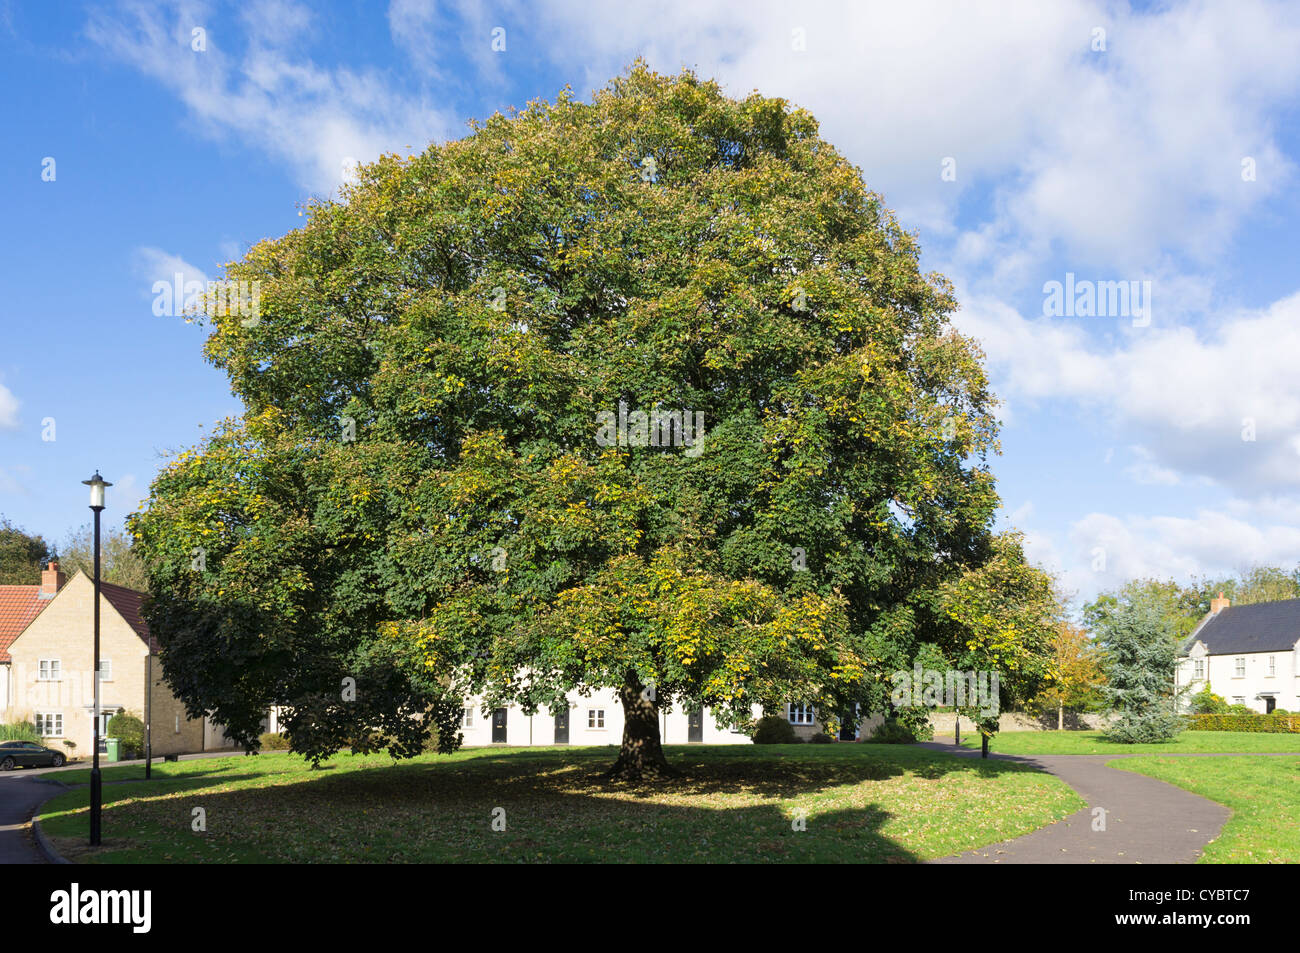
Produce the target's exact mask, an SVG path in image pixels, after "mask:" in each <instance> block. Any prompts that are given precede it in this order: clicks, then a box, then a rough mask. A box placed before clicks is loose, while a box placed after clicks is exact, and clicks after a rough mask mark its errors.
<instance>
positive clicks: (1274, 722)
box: [1187, 712, 1300, 733]
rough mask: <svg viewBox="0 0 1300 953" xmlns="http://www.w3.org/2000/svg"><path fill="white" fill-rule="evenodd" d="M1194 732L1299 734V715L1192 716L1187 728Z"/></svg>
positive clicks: (1254, 713) (1253, 713) (1256, 713)
mask: <svg viewBox="0 0 1300 953" xmlns="http://www.w3.org/2000/svg"><path fill="white" fill-rule="evenodd" d="M1187 727H1188V728H1191V729H1192V730H1194V731H1267V732H1297V733H1300V715H1291V714H1286V715H1279V714H1278V713H1277V712H1274V713H1273V714H1271V715H1261V714H1259V713H1258V712H1252V713H1251V714H1249V715H1192V716H1190V723H1189V724H1188V726H1187Z"/></svg>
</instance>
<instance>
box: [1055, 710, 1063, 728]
mask: <svg viewBox="0 0 1300 953" xmlns="http://www.w3.org/2000/svg"><path fill="white" fill-rule="evenodd" d="M1056 730H1057V731H1064V730H1065V706H1064V705H1057V706H1056Z"/></svg>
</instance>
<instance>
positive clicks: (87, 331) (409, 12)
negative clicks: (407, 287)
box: [0, 0, 1300, 597]
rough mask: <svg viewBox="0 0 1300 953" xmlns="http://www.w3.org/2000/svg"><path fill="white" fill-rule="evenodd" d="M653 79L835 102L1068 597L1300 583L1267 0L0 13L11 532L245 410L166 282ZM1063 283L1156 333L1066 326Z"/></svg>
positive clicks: (1277, 55)
mask: <svg viewBox="0 0 1300 953" xmlns="http://www.w3.org/2000/svg"><path fill="white" fill-rule="evenodd" d="M196 30H199V31H202V32H201V33H198V34H196V33H195V31H196ZM497 30H499V31H504V32H503V33H501V32H498V33H496V36H497V43H496V46H497V47H501V46H502V45H503V44H502V42H501V40H502V39H504V49H499V48H498V49H494V48H493V39H494V31H497ZM196 47H199V48H196ZM638 55H641V56H644V57H645V58H646V59H647V60H648V61H649V63H650V65H651V66H653V67H654V68H656V69H659V70H661V71H676V70H677V69H679V68H680V67H682V66H689V67H692V68H694V69H696V70H697V71H698V72H699V73H701V74H703V75H708V76H712V77H714V78H716V79H718V80H719V81H720V82H722V83H723V84H724V86H725V87H726V88H727V89H728V91H729V92H731V93H733V94H735V95H744V94H746V93H748V92H749V91H750V90H752V89H758V90H759V91H760V92H762V93H764V94H766V95H770V96H780V97H784V98H786V99H789V100H790V101H792V102H794V103H797V104H798V105H801V106H803V107H805V108H807V109H809V110H811V111H812V112H813V114H814V115H816V116H817V117H818V118H819V119H820V121H821V123H822V133H823V135H824V136H825V137H826V138H828V139H829V140H830V141H831V142H833V143H835V144H836V145H837V147H839V148H840V149H841V150H842V151H843V152H844V153H845V154H847V155H848V156H849V157H850V159H851V160H852V161H854V162H855V163H856V164H858V165H859V166H860V167H861V168H862V170H863V175H864V178H865V180H866V182H867V184H868V185H869V186H870V187H871V188H872V189H874V190H876V191H878V192H880V193H882V194H883V196H884V198H885V201H886V203H887V204H888V205H889V206H890V207H892V208H894V209H895V210H896V211H897V212H898V214H899V216H900V219H901V220H902V222H903V223H904V225H905V226H906V227H908V228H911V229H913V230H914V231H916V232H917V233H918V235H919V237H920V239H921V242H922V246H923V248H924V249H925V254H924V265H925V267H926V268H927V269H934V270H937V271H939V272H942V273H943V274H945V275H947V276H948V277H949V278H950V279H951V280H952V281H953V282H954V285H955V287H956V289H957V293H958V297H959V300H960V301H961V305H962V307H961V310H960V311H959V312H958V314H957V315H956V316H955V318H954V321H955V323H956V325H957V326H958V328H959V329H960V330H962V331H963V333H966V334H970V335H972V336H973V337H975V338H977V339H978V340H980V342H981V343H982V345H983V347H984V349H985V352H986V354H987V361H988V368H989V371H990V375H991V377H992V380H993V382H994V388H995V391H996V392H997V393H998V394H999V395H1000V396H1001V397H1002V398H1003V400H1004V405H1003V408H1002V417H1003V422H1004V429H1003V434H1002V446H1003V455H1002V457H1001V458H999V459H998V460H997V461H996V462H995V471H996V473H997V474H998V476H999V482H1000V489H1001V493H1002V497H1003V501H1004V512H1003V516H1002V523H1003V525H1014V526H1017V527H1019V528H1021V529H1023V530H1024V531H1025V532H1026V534H1027V538H1028V542H1029V549H1030V553H1031V555H1032V556H1033V557H1034V558H1035V559H1037V560H1039V561H1041V562H1042V563H1043V564H1044V565H1046V566H1048V567H1049V568H1051V569H1053V570H1054V571H1056V572H1058V573H1060V574H1061V575H1062V578H1063V580H1064V582H1065V584H1066V586H1067V587H1068V588H1069V589H1072V590H1074V591H1077V592H1078V593H1080V594H1081V595H1083V596H1085V597H1087V596H1090V595H1092V594H1093V593H1095V592H1096V591H1097V590H1099V589H1102V588H1108V587H1111V586H1114V585H1116V584H1118V583H1119V582H1122V581H1123V580H1125V579H1127V578H1131V577H1134V576H1139V575H1148V574H1154V575H1159V576H1163V577H1174V578H1178V579H1188V578H1189V577H1191V576H1193V575H1206V574H1211V575H1213V574H1219V573H1226V572H1232V571H1235V570H1239V569H1243V568H1246V567H1249V566H1251V565H1255V564H1261V563H1263V564H1277V565H1283V566H1286V567H1291V566H1294V565H1296V564H1297V562H1300V371H1298V369H1297V366H1298V365H1300V268H1298V267H1297V253H1298V252H1300V225H1298V224H1297V222H1300V215H1298V214H1297V213H1298V212H1300V188H1297V185H1298V183H1300V179H1298V177H1297V168H1298V161H1300V160H1298V158H1297V157H1300V11H1297V10H1296V8H1295V7H1294V6H1291V7H1290V8H1288V7H1287V6H1286V5H1283V4H1270V3H1260V2H1248V0H1247V2H1236V3H1233V4H1176V5H1164V4H1161V5H1141V6H1136V7H1131V6H1128V5H1124V4H1109V3H1093V2H1079V0H1064V2H1059V3H1052V4H1042V3H1024V4H1019V3H1004V4H979V3H960V4H959V3H933V4H929V3H909V4H831V3H825V4H777V3H742V2H727V3H723V2H712V0H689V2H666V3H655V4H608V3H589V4H582V3H566V2H541V3H488V4H468V3H466V4H461V3H442V4H434V3H423V2H415V0H393V2H391V3H389V4H388V5H386V6H385V5H382V4H380V3H362V2H351V3H336V4H318V5H310V6H308V5H299V4H295V3H291V2H285V0H275V2H267V0H262V2H256V0H255V2H248V3H240V4H230V5H225V4H208V3H197V2H183V3H139V2H130V3H117V4H114V3H108V4H103V3H101V4H87V5H84V6H83V5H79V4H75V3H61V4H43V3H36V2H13V0H9V2H0V88H3V89H4V90H5V97H4V100H5V103H4V106H3V109H4V111H5V115H4V118H5V123H4V128H5V132H6V140H7V141H6V145H5V148H4V149H3V150H0V180H2V181H3V183H4V197H5V212H6V215H5V218H6V223H7V225H8V227H7V228H5V229H4V230H3V232H2V233H0V255H2V259H3V261H4V262H5V267H4V268H3V269H0V299H2V300H3V301H4V312H3V313H4V317H3V319H0V320H2V321H3V332H4V333H3V337H0V342H3V347H0V514H3V515H4V516H6V517H8V518H9V519H11V520H13V521H14V522H16V523H18V524H20V525H22V526H24V527H26V528H27V529H29V530H30V531H33V532H39V533H41V534H43V535H45V536H46V537H47V538H50V539H53V540H59V539H61V538H63V536H64V535H65V534H66V533H67V532H68V530H70V529H72V528H74V527H75V526H77V525H79V524H81V523H83V522H85V520H86V518H87V516H88V511H87V510H86V509H84V507H85V503H86V500H85V495H84V488H83V487H82V486H81V483H80V481H81V480H83V479H85V478H86V477H87V476H89V475H90V473H91V472H92V471H94V470H95V469H96V468H98V469H100V470H101V472H102V473H103V474H104V476H105V477H106V478H107V479H109V480H111V481H113V482H114V483H115V484H116V486H115V487H114V488H113V490H111V491H110V505H111V506H110V509H109V510H108V511H107V514H106V515H107V516H108V518H109V520H110V522H111V523H114V524H116V523H120V521H121V518H122V517H123V516H124V515H125V514H126V513H127V512H129V511H130V510H131V509H133V508H134V507H135V506H136V505H137V504H138V503H139V501H140V500H141V499H142V498H143V497H144V496H145V495H146V493H147V488H148V484H149V481H150V479H151V478H152V476H153V474H154V473H155V472H156V471H157V469H158V467H159V466H160V464H161V461H162V456H161V455H162V454H164V453H166V452H167V451H169V450H176V449H180V448H183V447H186V446H190V445H192V444H194V443H195V442H196V441H198V440H199V439H201V438H202V436H203V434H204V433H205V428H208V427H211V425H212V424H213V423H214V422H215V421H217V420H219V419H220V418H221V417H223V416H226V415H229V414H233V413H236V412H238V409H239V408H238V405H237V403H236V401H235V400H234V399H233V398H232V397H231V396H230V393H229V390H228V388H227V386H226V382H225V379H224V377H223V376H222V375H221V374H219V373H218V372H217V371H216V370H215V369H214V368H212V367H210V366H209V365H207V364H206V363H204V361H203V360H202V357H201V353H200V347H201V345H202V341H203V332H202V330H201V329H200V328H198V327H197V326H195V325H190V324H186V323H185V322H184V321H183V320H181V319H179V318H174V317H160V316H156V315H155V314H154V313H153V308H152V302H153V294H152V290H151V289H152V286H153V283H154V281H156V280H158V279H160V278H163V279H170V278H171V276H172V274H174V273H175V272H176V271H178V270H179V271H181V272H182V273H184V274H185V275H186V276H187V277H189V278H216V277H219V276H220V274H221V270H220V266H221V263H222V262H224V261H226V260H229V259H230V258H232V257H236V256H238V255H239V254H240V253H241V252H242V251H243V250H244V249H245V248H247V247H248V245H249V244H251V243H252V242H255V241H257V240H259V239H261V238H263V237H266V236H274V235H280V234H283V233H284V232H286V231H288V230H289V229H292V228H294V227H296V226H297V224H298V222H299V219H298V208H299V205H300V203H302V202H304V201H305V200H307V199H308V198H310V197H311V196H313V195H315V196H326V195H330V194H332V193H334V192H335V190H337V188H338V186H339V184H340V182H341V181H342V180H343V177H344V175H345V174H346V169H347V164H348V162H349V161H350V160H361V161H366V160H369V159H372V158H374V157H375V156H376V155H378V154H379V153H380V152H382V151H395V152H399V153H402V154H406V153H408V152H410V151H418V150H420V149H422V148H423V147H424V146H425V145H426V144H427V143H429V142H430V141H442V140H445V139H447V138H450V137H456V136H460V135H462V134H464V131H465V123H466V121H467V120H469V119H470V118H473V117H482V116H484V115H487V114H490V113H491V112H493V111H496V110H504V109H505V108H506V107H508V106H510V105H512V104H516V105H522V104H523V103H524V102H526V101H527V100H529V99H534V98H539V97H540V98H552V97H554V95H555V94H556V92H557V91H558V90H559V89H561V88H562V87H563V86H565V85H570V86H572V88H573V89H574V91H575V92H576V93H578V94H579V95H581V96H584V97H586V96H588V95H589V94H590V92H591V90H592V89H593V88H595V87H598V86H601V85H604V84H605V83H606V82H607V81H608V79H609V78H610V77H611V76H614V75H616V74H617V73H619V72H621V71H622V70H623V68H624V67H625V66H626V65H627V64H628V63H629V62H630V61H631V60H632V59H633V58H634V57H636V56H638ZM48 159H53V166H52V169H53V177H52V179H51V177H50V169H51V166H50V163H49V162H48V161H47V160H48ZM1067 274H1072V275H1074V278H1075V280H1076V282H1084V281H1089V282H1112V281H1118V282H1125V283H1130V282H1135V283H1136V285H1135V287H1136V288H1138V289H1139V290H1141V289H1143V288H1146V287H1149V288H1150V309H1149V312H1148V313H1147V314H1146V315H1145V316H1142V315H1139V316H1138V317H1137V318H1136V319H1135V318H1134V316H1132V315H1131V314H1127V315H1126V314H1114V313H1102V314H1094V315H1082V314H1078V313H1075V314H1072V315H1070V314H1067V315H1048V314H1045V313H1044V300H1045V292H1044V286H1045V284H1046V283H1048V282H1052V281H1058V282H1062V283H1064V282H1065V281H1066V280H1067V278H1066V276H1067ZM1145 282H1149V283H1150V284H1149V285H1145V284H1144V283H1145ZM1103 310H1105V309H1103ZM51 421H52V425H51ZM1243 434H1245V435H1247V436H1250V435H1252V434H1253V439H1243ZM51 436H52V437H53V439H45V438H48V437H51Z"/></svg>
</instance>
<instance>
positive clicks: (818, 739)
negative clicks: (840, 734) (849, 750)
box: [808, 731, 835, 745]
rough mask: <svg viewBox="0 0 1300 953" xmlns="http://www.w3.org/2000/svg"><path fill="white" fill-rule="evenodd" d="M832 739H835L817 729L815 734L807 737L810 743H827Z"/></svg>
mask: <svg viewBox="0 0 1300 953" xmlns="http://www.w3.org/2000/svg"><path fill="white" fill-rule="evenodd" d="M834 740H835V739H834V738H832V737H831V736H830V735H828V734H826V732H824V731H819V732H817V734H815V735H813V736H812V737H811V738H809V739H808V743H809V744H810V745H828V744H830V743H831V742H833V741H834Z"/></svg>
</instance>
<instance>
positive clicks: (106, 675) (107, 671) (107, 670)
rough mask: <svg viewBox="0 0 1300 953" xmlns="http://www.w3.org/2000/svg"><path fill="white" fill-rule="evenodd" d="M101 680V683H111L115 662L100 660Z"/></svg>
mask: <svg viewBox="0 0 1300 953" xmlns="http://www.w3.org/2000/svg"><path fill="white" fill-rule="evenodd" d="M99 680H100V681H101V682H111V681H112V680H113V660H112V659H107V658H102V659H100V660H99Z"/></svg>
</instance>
